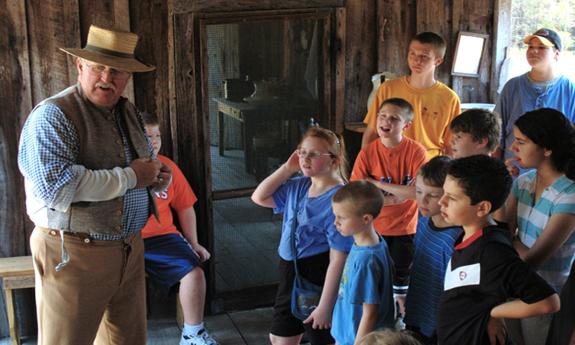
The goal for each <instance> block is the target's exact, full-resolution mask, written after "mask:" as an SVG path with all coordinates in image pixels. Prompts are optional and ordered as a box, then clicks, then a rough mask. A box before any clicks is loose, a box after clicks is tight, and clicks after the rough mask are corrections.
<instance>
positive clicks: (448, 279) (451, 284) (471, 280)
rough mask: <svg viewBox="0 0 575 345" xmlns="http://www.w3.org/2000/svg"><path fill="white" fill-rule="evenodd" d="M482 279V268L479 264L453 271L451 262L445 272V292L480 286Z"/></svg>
mask: <svg viewBox="0 0 575 345" xmlns="http://www.w3.org/2000/svg"><path fill="white" fill-rule="evenodd" d="M480 279H481V266H480V265H479V263H477V264H473V265H467V266H461V267H458V268H456V269H454V270H452V269H451V260H449V264H447V270H446V271H445V282H444V283H443V290H444V291H447V290H451V289H454V288H458V287H461V286H469V285H479V282H480Z"/></svg>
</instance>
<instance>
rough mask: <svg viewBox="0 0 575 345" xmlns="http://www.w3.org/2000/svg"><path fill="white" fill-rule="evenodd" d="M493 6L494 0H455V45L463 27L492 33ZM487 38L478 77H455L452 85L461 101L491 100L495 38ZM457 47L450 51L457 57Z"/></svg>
mask: <svg viewBox="0 0 575 345" xmlns="http://www.w3.org/2000/svg"><path fill="white" fill-rule="evenodd" d="M493 6H494V0H477V1H464V0H453V6H452V11H453V12H452V13H453V21H452V23H453V29H452V32H453V35H452V36H451V41H452V42H453V43H454V44H453V45H452V47H454V48H455V44H456V42H457V35H458V33H459V31H470V32H475V33H481V34H489V33H490V32H492V30H493ZM491 38H492V37H491V36H490V39H488V40H487V44H486V46H485V49H484V51H483V56H482V59H481V67H480V69H479V70H480V75H479V77H477V78H470V77H453V85H452V88H453V90H454V91H455V92H457V94H458V95H459V97H460V98H461V102H463V103H466V102H483V103H485V102H489V99H490V94H489V93H490V80H491V68H490V66H491V61H492V51H493V49H492V42H493V40H492V39H491ZM454 48H453V49H452V50H450V51H448V52H450V53H451V61H453V54H454Z"/></svg>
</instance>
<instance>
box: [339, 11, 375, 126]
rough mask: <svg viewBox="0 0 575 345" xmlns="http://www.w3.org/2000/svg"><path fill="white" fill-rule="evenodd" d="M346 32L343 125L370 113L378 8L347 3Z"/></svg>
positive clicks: (359, 119) (361, 118)
mask: <svg viewBox="0 0 575 345" xmlns="http://www.w3.org/2000/svg"><path fill="white" fill-rule="evenodd" d="M345 9H346V30H345V41H346V45H345V61H346V63H345V96H344V97H343V100H344V102H345V105H344V107H345V110H344V114H345V115H344V121H345V122H352V121H361V120H363V117H364V116H365V113H366V111H367V108H366V103H367V96H368V95H369V93H370V91H371V81H370V80H371V76H372V75H373V74H374V73H376V71H377V69H378V68H377V44H376V41H377V35H376V32H377V13H376V10H377V7H376V5H375V3H374V1H371V0H370V1H348V2H347V3H346V6H345Z"/></svg>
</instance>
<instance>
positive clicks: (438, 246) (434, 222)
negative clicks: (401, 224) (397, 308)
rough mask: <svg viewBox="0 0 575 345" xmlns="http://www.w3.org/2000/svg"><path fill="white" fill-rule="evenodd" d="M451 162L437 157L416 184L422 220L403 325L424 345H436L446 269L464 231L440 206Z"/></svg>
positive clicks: (418, 226) (428, 165)
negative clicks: (437, 317)
mask: <svg viewBox="0 0 575 345" xmlns="http://www.w3.org/2000/svg"><path fill="white" fill-rule="evenodd" d="M450 161H451V160H450V159H449V157H446V156H437V157H434V158H433V159H431V160H430V161H429V162H427V163H426V164H425V165H424V166H422V167H421V169H419V173H418V174H417V179H416V182H415V199H416V201H417V206H418V207H419V213H420V215H421V217H420V218H419V221H418V223H417V232H416V233H415V240H414V244H415V254H414V257H413V266H412V267H411V280H410V283H409V290H408V291H407V300H406V306H405V308H406V309H405V320H404V321H405V324H406V327H407V329H409V330H411V331H413V332H414V333H415V335H416V336H417V337H418V338H419V340H420V341H421V342H422V343H423V344H425V345H427V344H437V336H436V334H435V327H436V323H437V320H436V315H437V303H438V302H439V296H440V295H441V293H442V292H443V278H444V276H445V268H446V267H447V263H448V262H449V259H450V258H451V254H452V253H453V244H454V243H455V240H456V239H457V238H459V236H460V235H461V233H462V231H463V230H462V229H461V227H459V226H453V225H451V224H449V223H448V222H447V221H445V219H443V217H442V215H441V211H440V208H441V207H440V206H439V199H440V198H441V196H443V182H444V181H445V176H446V175H447V169H448V167H449V162H450Z"/></svg>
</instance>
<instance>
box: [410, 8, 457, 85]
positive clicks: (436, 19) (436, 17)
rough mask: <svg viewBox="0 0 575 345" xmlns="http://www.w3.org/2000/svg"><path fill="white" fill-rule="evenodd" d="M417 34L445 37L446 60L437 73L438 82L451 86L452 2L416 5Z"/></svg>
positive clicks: (453, 45) (452, 45)
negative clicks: (433, 33) (424, 32)
mask: <svg viewBox="0 0 575 345" xmlns="http://www.w3.org/2000/svg"><path fill="white" fill-rule="evenodd" d="M416 4H417V5H416V20H417V24H416V33H418V32H423V31H433V32H435V33H437V34H439V35H441V36H442V37H443V39H444V40H445V43H446V45H447V50H446V54H445V60H444V61H443V64H441V65H440V66H439V67H438V68H437V70H436V72H435V76H436V78H437V80H440V81H442V82H443V83H445V84H447V85H450V84H451V63H452V59H453V56H452V55H453V54H452V53H450V52H452V51H453V47H455V42H453V39H452V38H453V33H452V24H451V22H452V14H451V13H452V9H451V6H452V0H438V1H423V0H418V1H417V3H416Z"/></svg>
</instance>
